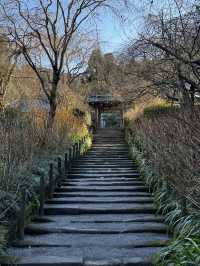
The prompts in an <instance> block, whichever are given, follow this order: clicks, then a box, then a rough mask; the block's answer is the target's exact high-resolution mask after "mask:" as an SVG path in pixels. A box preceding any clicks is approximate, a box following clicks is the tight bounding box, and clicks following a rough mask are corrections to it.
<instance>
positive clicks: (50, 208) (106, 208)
mask: <svg viewBox="0 0 200 266" xmlns="http://www.w3.org/2000/svg"><path fill="white" fill-rule="evenodd" d="M155 211H156V210H155V208H154V207H153V205H152V204H139V203H138V204H118V203H117V204H114V203H112V204H101V205H98V206H96V205H94V204H82V205H81V204H57V205H56V206H54V205H51V204H46V205H45V208H44V212H45V214H46V215H64V214H76V215H79V214H98V213H99V214H106V213H155Z"/></svg>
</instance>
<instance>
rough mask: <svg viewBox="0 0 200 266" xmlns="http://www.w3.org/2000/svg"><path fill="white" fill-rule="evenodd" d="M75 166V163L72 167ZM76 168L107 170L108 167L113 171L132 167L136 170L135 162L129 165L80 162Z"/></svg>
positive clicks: (128, 163)
mask: <svg viewBox="0 0 200 266" xmlns="http://www.w3.org/2000/svg"><path fill="white" fill-rule="evenodd" d="M73 166H75V164H74V163H73V164H72V165H71V167H73ZM76 166H77V167H82V168H83V169H84V167H85V168H88V167H90V168H93V169H96V168H105V167H106V166H109V168H112V169H115V168H117V169H118V168H119V167H120V168H122V169H123V168H125V167H127V168H130V167H134V169H135V166H134V164H133V162H127V163H120V162H119V163H118V164H117V163H109V162H105V161H104V162H97V163H95V162H93V161H92V162H87V161H84V162H79V163H76Z"/></svg>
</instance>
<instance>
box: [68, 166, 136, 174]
mask: <svg viewBox="0 0 200 266" xmlns="http://www.w3.org/2000/svg"><path fill="white" fill-rule="evenodd" d="M70 173H89V174H93V173H94V174H98V173H99V174H100V173H105V174H106V173H112V174H118V173H123V174H124V173H125V174H126V173H128V174H130V173H133V174H134V173H137V174H139V172H138V170H134V169H126V168H124V169H116V170H113V169H111V168H108V169H105V168H104V169H103V168H102V169H91V168H82V169H81V168H74V167H73V168H71V170H70Z"/></svg>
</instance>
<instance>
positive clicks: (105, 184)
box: [61, 179, 144, 187]
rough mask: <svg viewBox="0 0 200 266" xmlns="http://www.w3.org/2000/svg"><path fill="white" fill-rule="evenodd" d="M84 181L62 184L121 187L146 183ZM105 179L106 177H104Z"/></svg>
mask: <svg viewBox="0 0 200 266" xmlns="http://www.w3.org/2000/svg"><path fill="white" fill-rule="evenodd" d="M82 180H83V181H79V182H74V181H70V182H69V181H65V182H62V183H61V185H62V186H79V187H80V186H107V187H110V186H117V187H118V186H120V187H124V186H127V185H130V186H135V185H141V186H143V185H144V183H143V182H142V181H125V180H124V181H121V182H103V181H102V182H99V181H96V182H94V181H93V182H92V181H91V182H90V181H87V182H86V181H85V180H84V179H82ZM104 180H105V179H104Z"/></svg>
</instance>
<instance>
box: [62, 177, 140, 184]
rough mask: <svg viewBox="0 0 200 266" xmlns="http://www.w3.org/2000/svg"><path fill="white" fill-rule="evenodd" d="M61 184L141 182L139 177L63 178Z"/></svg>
mask: <svg viewBox="0 0 200 266" xmlns="http://www.w3.org/2000/svg"><path fill="white" fill-rule="evenodd" d="M62 181H63V182H98V183H100V184H101V183H102V182H105V183H106V184H109V183H112V182H128V181H130V182H131V181H133V182H134V181H142V179H141V178H140V177H106V178H102V177H94V178H92V177H89V178H70V177H67V178H64V179H62Z"/></svg>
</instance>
